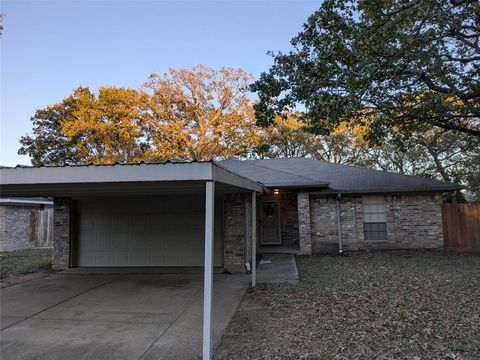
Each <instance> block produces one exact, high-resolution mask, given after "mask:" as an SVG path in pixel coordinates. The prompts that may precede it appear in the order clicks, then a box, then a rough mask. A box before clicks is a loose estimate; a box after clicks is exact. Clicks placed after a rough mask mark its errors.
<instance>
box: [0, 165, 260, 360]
mask: <svg viewBox="0 0 480 360" xmlns="http://www.w3.org/2000/svg"><path fill="white" fill-rule="evenodd" d="M0 179H1V187H0V191H1V194H2V196H43V197H53V198H54V201H55V212H56V214H55V216H54V217H55V226H54V259H53V264H54V265H55V266H56V267H57V268H67V267H72V266H79V265H80V266H96V267H98V266H108V267H112V266H121V267H128V266H157V267H158V266H198V265H200V264H199V261H201V262H203V266H204V299H203V304H204V306H203V358H204V359H210V358H211V310H212V283H213V271H214V266H215V265H217V266H222V265H223V257H222V256H221V246H222V239H221V236H222V232H221V231H219V230H218V229H219V227H218V225H219V223H218V222H219V221H221V217H222V212H221V211H218V206H219V204H220V203H219V202H218V198H219V197H221V196H222V195H224V194H231V193H241V194H246V193H250V194H251V200H250V203H251V211H250V215H251V220H250V222H249V223H250V226H251V259H255V252H256V220H255V219H256V195H257V194H259V193H262V192H263V190H264V188H263V186H262V185H261V184H259V183H257V182H254V181H252V180H249V179H247V178H244V177H242V176H239V175H237V174H235V173H233V172H230V171H228V170H226V169H224V168H222V167H221V166H219V165H218V164H216V163H215V162H212V161H207V162H170V161H168V162H163V163H155V164H144V163H142V164H129V165H122V164H115V165H84V166H61V167H16V168H2V169H0ZM216 204H217V206H216ZM216 207H217V211H215V208H216ZM202 209H203V211H202ZM202 223H203V226H202ZM216 223H217V227H216V226H215V224H216ZM199 235H200V241H201V240H203V241H201V242H200V247H199V242H198V241H197V240H198V239H199ZM215 238H217V239H216V241H215ZM202 243H203V246H201V245H202ZM214 249H217V251H214ZM218 249H220V250H218ZM199 254H200V255H202V256H200V257H199ZM202 257H203V259H202ZM202 260H203V261H202ZM251 270H252V285H253V286H254V285H255V277H256V265H255V261H251Z"/></svg>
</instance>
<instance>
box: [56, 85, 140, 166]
mask: <svg viewBox="0 0 480 360" xmlns="http://www.w3.org/2000/svg"><path fill="white" fill-rule="evenodd" d="M73 97H74V98H75V99H76V103H77V107H76V109H75V111H73V112H72V114H71V116H66V117H64V118H63V119H62V120H63V121H62V124H61V129H62V132H63V133H64V134H65V135H66V136H67V137H68V139H70V140H71V141H74V142H75V148H76V151H77V153H78V155H79V157H80V159H82V160H83V161H84V162H94V163H99V164H102V163H107V164H110V163H115V162H121V163H130V162H138V161H141V160H148V158H145V152H146V151H147V150H148V149H149V144H148V141H147V137H146V132H145V124H146V123H147V121H148V118H149V108H148V95H147V94H146V93H144V92H142V91H138V90H134V89H125V88H115V87H101V88H100V89H99V92H98V96H96V95H95V94H94V93H92V92H91V91H90V90H89V89H88V88H79V89H77V90H75V92H74V94H73Z"/></svg>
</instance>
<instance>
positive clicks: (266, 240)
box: [261, 201, 282, 245]
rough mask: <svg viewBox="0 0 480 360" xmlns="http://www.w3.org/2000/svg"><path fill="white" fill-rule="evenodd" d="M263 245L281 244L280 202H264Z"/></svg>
mask: <svg viewBox="0 0 480 360" xmlns="http://www.w3.org/2000/svg"><path fill="white" fill-rule="evenodd" d="M261 220H262V224H261V225H262V239H261V244H262V245H280V244H281V243H282V239H281V238H280V214H279V207H278V202H273V201H268V202H262V218H261Z"/></svg>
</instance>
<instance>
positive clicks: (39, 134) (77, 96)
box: [19, 65, 258, 165]
mask: <svg viewBox="0 0 480 360" xmlns="http://www.w3.org/2000/svg"><path fill="white" fill-rule="evenodd" d="M249 81H250V75H248V74H247V73H245V72H244V71H243V70H240V69H229V68H222V69H220V70H215V69H212V68H208V67H205V66H202V65H199V66H196V67H194V68H193V69H191V70H188V69H180V70H173V69H171V70H170V71H169V72H168V73H166V74H164V75H162V76H159V75H156V74H153V75H151V76H150V79H149V81H148V83H146V84H145V86H144V87H143V89H140V90H137V89H127V88H117V87H101V88H100V89H99V91H98V95H97V94H95V93H94V92H92V91H91V90H90V89H89V88H87V87H79V88H77V89H75V90H74V91H73V93H72V94H71V95H69V96H68V97H67V98H65V99H64V100H62V101H61V102H60V103H58V104H54V105H51V106H48V107H47V108H46V109H42V110H39V111H37V112H36V114H35V115H34V116H33V117H32V119H31V120H32V122H33V134H31V135H25V136H23V137H22V138H21V139H20V143H21V145H22V146H21V148H20V150H19V154H23V155H30V157H31V159H32V164H34V165H63V164H66V163H70V164H83V163H90V162H94V163H101V164H110V163H115V162H121V163H134V162H139V161H150V162H151V161H158V160H166V159H172V158H180V159H185V160H210V159H214V158H225V157H234V156H247V155H248V154H249V153H250V152H251V151H252V149H253V148H254V147H255V146H256V141H258V136H257V135H256V125H255V119H254V114H253V108H252V105H251V101H250V100H249V98H248V96H247V92H248V86H249Z"/></svg>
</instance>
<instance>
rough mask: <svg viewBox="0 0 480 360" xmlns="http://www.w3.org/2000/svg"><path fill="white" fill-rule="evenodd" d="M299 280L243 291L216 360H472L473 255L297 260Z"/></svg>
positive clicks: (477, 296) (479, 345) (478, 298)
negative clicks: (295, 282) (292, 282)
mask: <svg viewBox="0 0 480 360" xmlns="http://www.w3.org/2000/svg"><path fill="white" fill-rule="evenodd" d="M297 265H298V270H299V273H300V278H301V282H300V283H299V284H294V285H286V284H285V285H260V286H258V287H257V288H255V289H254V290H250V291H249V292H248V293H247V294H246V296H245V298H244V299H243V301H242V304H241V305H240V307H239V309H238V310H237V312H236V314H235V316H234V318H233V320H232V321H231V323H230V325H229V328H228V329H227V331H226V332H225V334H224V336H223V338H222V340H221V343H220V345H219V346H218V348H217V351H216V359H239V360H240V359H242V360H245V359H399V358H400V359H480V257H479V256H473V255H457V254H449V253H441V252H408V251H406V252H402V251H400V252H382V253H357V254H348V255H344V256H313V257H298V258H297Z"/></svg>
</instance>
